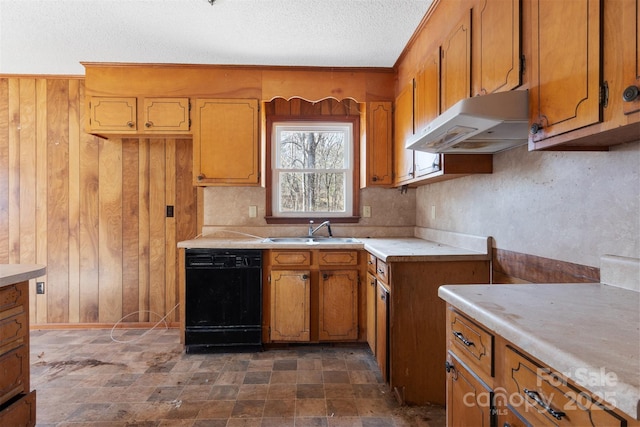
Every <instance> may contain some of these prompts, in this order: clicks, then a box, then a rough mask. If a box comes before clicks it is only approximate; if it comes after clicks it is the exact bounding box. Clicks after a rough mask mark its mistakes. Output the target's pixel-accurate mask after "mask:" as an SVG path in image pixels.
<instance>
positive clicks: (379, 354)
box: [376, 282, 390, 383]
mask: <svg viewBox="0 0 640 427" xmlns="http://www.w3.org/2000/svg"><path fill="white" fill-rule="evenodd" d="M389 295H390V294H389V291H388V290H387V289H386V288H385V287H384V286H383V285H382V283H380V282H378V289H377V293H376V361H377V362H378V367H379V368H380V371H381V372H382V379H383V380H384V381H385V382H387V383H388V382H389Z"/></svg>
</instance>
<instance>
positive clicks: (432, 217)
mask: <svg viewBox="0 0 640 427" xmlns="http://www.w3.org/2000/svg"><path fill="white" fill-rule="evenodd" d="M431 219H436V205H431Z"/></svg>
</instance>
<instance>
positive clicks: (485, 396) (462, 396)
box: [446, 353, 494, 427]
mask: <svg viewBox="0 0 640 427" xmlns="http://www.w3.org/2000/svg"><path fill="white" fill-rule="evenodd" d="M446 370H447V393H448V394H447V405H446V406H447V426H449V427H467V426H475V427H491V426H493V425H494V424H493V391H492V390H491V389H490V388H489V386H488V385H487V384H485V383H483V382H482V381H481V380H480V378H478V377H477V376H475V375H474V374H473V371H471V370H469V369H468V368H467V367H466V366H465V365H464V364H463V363H462V362H461V361H460V360H458V359H457V358H456V357H455V355H454V354H453V353H448V354H447V362H446Z"/></svg>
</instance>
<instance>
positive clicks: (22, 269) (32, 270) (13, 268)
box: [0, 264, 47, 287]
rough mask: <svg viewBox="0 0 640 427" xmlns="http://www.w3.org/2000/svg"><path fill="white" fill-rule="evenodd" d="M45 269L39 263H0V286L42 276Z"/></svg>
mask: <svg viewBox="0 0 640 427" xmlns="http://www.w3.org/2000/svg"><path fill="white" fill-rule="evenodd" d="M46 271H47V267H45V266H44V265H40V264H0V287H2V286H9V285H13V284H16V283H20V282H24V281H25V280H30V279H35V278H36V277H40V276H44V275H45V274H46Z"/></svg>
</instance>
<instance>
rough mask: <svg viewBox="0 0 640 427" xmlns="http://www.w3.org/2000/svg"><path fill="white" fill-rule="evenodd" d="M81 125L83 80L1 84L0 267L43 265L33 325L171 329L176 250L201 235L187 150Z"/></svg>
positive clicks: (183, 144)
mask: <svg viewBox="0 0 640 427" xmlns="http://www.w3.org/2000/svg"><path fill="white" fill-rule="evenodd" d="M84 114H85V111H84V80H83V79H81V78H50V77H42V78H39V77H33V78H32V77H7V78H0V263H38V264H44V265H46V266H47V275H46V276H45V277H44V278H39V279H38V281H44V282H45V294H43V295H36V294H35V286H32V287H31V293H32V295H31V299H30V301H31V312H30V316H31V322H32V324H33V325H36V326H38V325H40V326H43V325H53V324H64V325H65V326H68V325H69V324H78V325H86V324H93V325H112V324H114V323H116V322H117V321H119V320H121V319H122V318H124V319H123V322H127V323H129V324H131V323H137V322H143V323H144V322H155V321H157V320H159V316H160V317H161V316H164V315H165V314H167V313H170V314H169V316H168V318H167V320H169V321H171V322H173V321H176V319H178V318H179V317H178V316H179V310H180V308H179V307H177V308H176V309H175V310H173V309H174V307H175V305H176V304H177V301H178V297H177V296H178V288H177V283H178V281H177V250H176V243H177V242H178V241H180V240H185V239H188V238H192V237H194V236H195V235H196V234H197V218H196V215H197V214H196V212H197V208H196V205H197V200H196V198H197V192H196V190H195V189H194V188H193V187H192V185H191V173H192V172H191V168H192V142H191V140H190V139H137V138H131V139H112V140H103V139H100V138H97V137H94V136H91V135H89V134H87V133H85V132H84V129H83V126H84ZM167 205H172V206H175V209H174V215H175V216H174V217H172V218H167V217H166V206H167ZM172 310H173V311H172ZM150 311H151V312H154V313H155V314H150Z"/></svg>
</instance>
